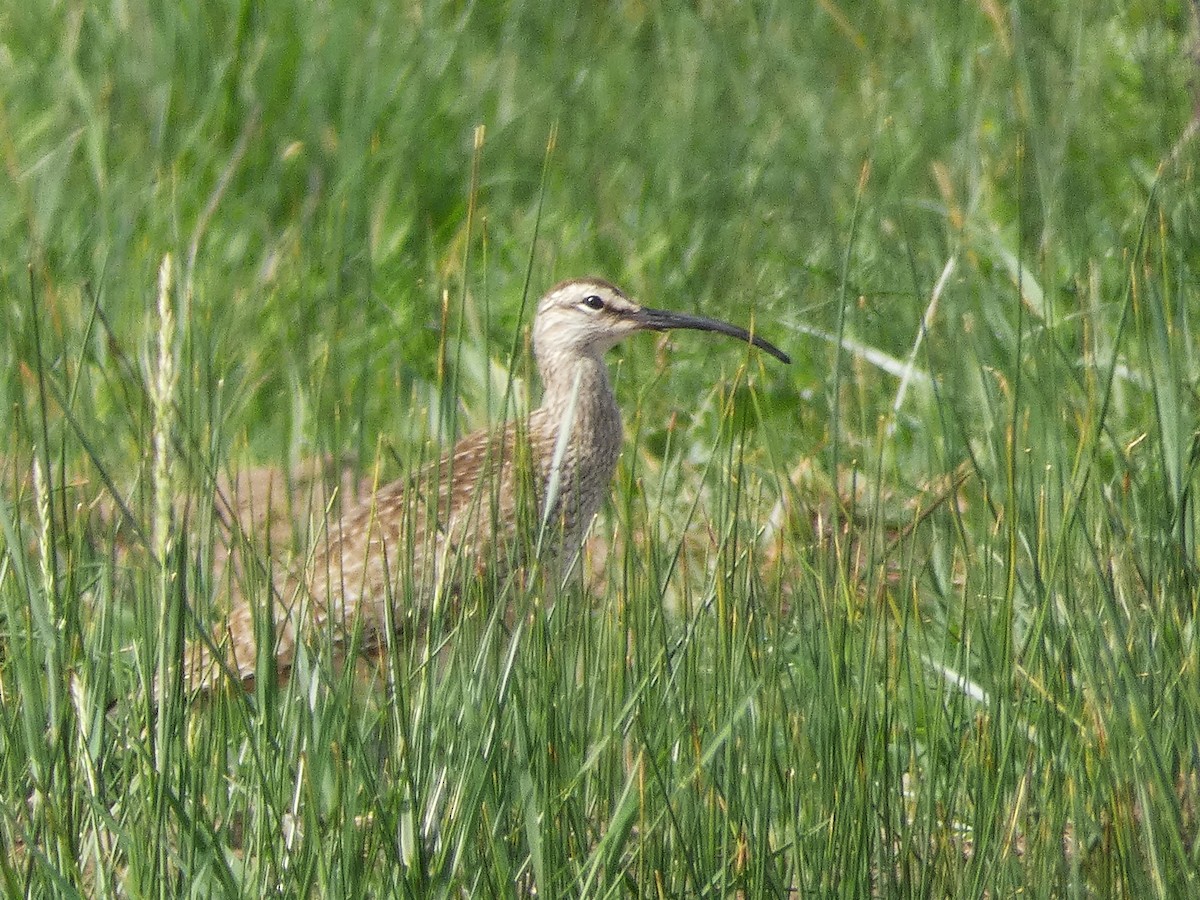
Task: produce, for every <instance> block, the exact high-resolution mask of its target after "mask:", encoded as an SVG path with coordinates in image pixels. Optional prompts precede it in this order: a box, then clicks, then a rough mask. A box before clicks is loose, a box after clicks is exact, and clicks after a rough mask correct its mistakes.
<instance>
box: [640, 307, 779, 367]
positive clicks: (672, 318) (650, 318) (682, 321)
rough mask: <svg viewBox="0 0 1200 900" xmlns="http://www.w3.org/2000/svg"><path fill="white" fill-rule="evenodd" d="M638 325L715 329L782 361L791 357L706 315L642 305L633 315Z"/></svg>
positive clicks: (759, 338) (718, 332)
mask: <svg viewBox="0 0 1200 900" xmlns="http://www.w3.org/2000/svg"><path fill="white" fill-rule="evenodd" d="M635 318H636V319H637V322H638V324H639V325H641V326H642V327H643V328H649V329H651V330H652V331H669V330H671V329H674V328H687V329H691V330H692V331H715V332H716V333H717V334H727V335H729V336H730V337H732V338H737V339H738V340H739V341H745V342H746V343H748V344H753V345H754V346H755V347H758V348H759V349H760V350H766V351H767V352H768V353H770V354H771V355H772V356H773V357H775V358H776V359H777V360H779V361H780V362H782V363H790V362H791V361H792V358H791V357H790V356H788V355H787V354H786V353H784V352H783V351H782V350H780V349H779V348H778V347H776V346H775V345H774V344H772V343H771V342H770V341H765V340H763V339H762V338H761V337H759V336H758V335H757V334H751V333H750V332H749V331H747V330H746V329H745V328H739V327H738V326H737V325H730V324H729V323H728V322H722V321H721V320H720V319H710V318H708V317H706V316H693V315H689V314H688V313H677V312H671V311H669V310H665V309H650V308H649V307H647V306H643V307H642V308H641V309H640V310H638V312H637V315H636V316H635Z"/></svg>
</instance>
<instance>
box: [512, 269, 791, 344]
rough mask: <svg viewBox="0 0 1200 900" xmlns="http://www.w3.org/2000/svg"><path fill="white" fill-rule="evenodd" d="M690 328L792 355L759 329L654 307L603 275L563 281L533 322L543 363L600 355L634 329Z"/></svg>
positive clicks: (545, 302) (534, 342)
mask: <svg viewBox="0 0 1200 900" xmlns="http://www.w3.org/2000/svg"><path fill="white" fill-rule="evenodd" d="M672 328H687V329H692V330H695V331H713V332H717V333H719V334H726V335H729V336H730V337H735V338H737V339H739V340H742V341H747V342H748V343H751V344H753V345H754V346H756V347H759V348H761V349H763V350H765V351H767V352H768V353H770V354H771V355H772V356H774V357H775V358H776V359H778V360H781V361H782V362H785V363H788V362H791V359H790V357H788V355H787V354H786V353H784V352H783V351H782V350H780V349H779V348H778V347H776V346H774V345H773V344H770V343H768V342H767V341H764V340H763V339H762V338H760V337H759V336H758V335H757V334H751V333H750V332H748V331H746V330H745V329H744V328H739V327H738V326H736V325H730V324H729V323H728V322H722V321H720V320H719V319H709V318H706V317H704V316H693V315H689V314H687V313H675V312H669V311H667V310H661V309H651V308H650V307H648V306H641V305H639V304H637V303H635V302H634V301H632V300H630V299H629V298H628V297H626V296H625V294H624V293H623V292H622V291H621V289H620V288H618V287H617V286H616V285H614V284H611V283H609V282H607V281H605V280H604V279H602V278H579V279H573V280H571V281H564V282H561V283H560V284H557V285H555V286H554V287H553V288H551V289H550V290H549V292H547V294H546V296H544V297H543V298H542V300H541V302H540V303H539V304H538V309H537V317H536V318H535V319H534V323H533V349H534V354H535V355H536V356H537V358H538V360H539V362H543V363H545V362H547V361H549V360H550V359H551V358H552V357H559V358H561V357H563V356H566V357H567V358H572V357H580V356H588V357H593V358H599V357H600V356H602V355H603V354H604V353H605V352H606V351H607V350H610V349H612V348H613V347H614V346H616V345H617V344H618V343H619V342H620V341H621V340H622V339H623V338H625V337H626V336H627V335H630V334H633V333H634V332H636V331H667V330H670V329H672Z"/></svg>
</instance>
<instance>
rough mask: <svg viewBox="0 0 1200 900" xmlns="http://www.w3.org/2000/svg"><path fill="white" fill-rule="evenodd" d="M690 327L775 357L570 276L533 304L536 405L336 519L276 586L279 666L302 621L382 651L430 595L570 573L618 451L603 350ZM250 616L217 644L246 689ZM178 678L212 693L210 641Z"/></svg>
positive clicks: (709, 322) (340, 640) (244, 612)
mask: <svg viewBox="0 0 1200 900" xmlns="http://www.w3.org/2000/svg"><path fill="white" fill-rule="evenodd" d="M670 328H691V329H695V330H702V331H715V332H720V333H723V334H728V335H731V336H733V337H736V338H739V339H741V340H745V341H749V342H750V343H752V344H754V345H755V346H758V347H760V348H762V349H764V350H766V351H767V352H769V353H771V354H772V355H774V356H775V357H777V358H778V359H781V360H782V361H784V362H789V361H790V360H789V359H788V357H787V355H786V354H784V353H783V352H781V351H780V350H778V349H777V348H775V347H774V346H772V345H771V344H769V343H767V342H766V341H764V340H762V339H761V338H759V337H758V336H756V335H751V334H750V333H748V332H746V331H744V330H743V329H741V328H738V327H736V326H733V325H728V324H726V323H724V322H719V321H716V320H713V319H706V318H701V317H698V316H689V315H686V314H678V313H669V312H664V311H661V310H654V309H649V308H647V307H642V306H639V305H638V304H636V303H634V302H633V301H632V300H630V299H629V298H627V297H626V296H625V295H624V294H623V293H622V292H621V291H620V290H619V289H618V288H616V287H615V286H614V285H612V284H610V283H608V282H607V281H604V280H602V279H596V278H588V279H579V280H572V281H565V282H562V283H561V284H559V285H557V286H555V287H554V288H552V289H551V290H550V291H549V293H547V294H546V296H545V297H543V298H542V300H541V302H540V303H539V304H538V310H537V315H536V317H535V320H534V326H533V346H534V355H535V357H536V359H537V364H538V371H539V374H540V375H541V378H542V385H543V397H542V403H541V405H540V406H539V407H538V408H537V409H535V410H533V411H532V412H531V413H530V414H529V415H528V416H527V417H525V418H523V419H519V420H516V421H513V422H509V423H507V424H506V425H505V426H503V427H502V428H500V429H498V430H496V431H481V432H477V433H475V434H472V435H469V436H468V437H465V438H463V439H462V440H461V441H459V442H458V444H457V445H455V447H454V449H453V450H452V451H451V452H450V453H449V454H447V455H446V456H445V457H443V458H442V459H441V460H439V461H438V462H436V463H434V464H433V465H431V466H429V467H427V468H426V469H425V470H424V471H423V472H421V473H420V474H419V475H418V477H417V478H415V479H413V480H411V481H410V480H404V481H398V482H393V483H391V484H388V485H386V486H383V487H381V488H380V489H379V490H378V491H375V492H374V493H373V494H370V495H369V497H368V499H366V500H363V501H361V502H359V503H358V504H357V505H351V506H350V507H349V508H348V509H347V510H346V511H345V512H344V514H343V515H341V516H340V517H334V518H333V521H332V522H331V523H330V524H329V526H328V528H327V529H326V530H325V532H324V533H323V534H320V535H318V536H317V539H316V545H315V548H314V552H313V553H312V554H311V555H310V557H309V561H308V562H307V564H305V565H300V566H296V567H293V568H292V569H291V570H290V571H287V572H286V573H285V574H284V577H282V578H279V579H277V583H276V584H275V593H276V595H277V596H276V597H275V599H274V601H272V609H273V616H274V623H275V629H274V630H275V640H276V646H275V653H274V656H275V660H276V671H277V673H279V674H282V673H283V672H285V671H286V670H287V669H288V668H290V666H291V664H292V661H293V656H294V652H295V648H296V643H297V641H298V640H300V639H301V634H300V632H301V630H302V627H304V626H305V625H307V627H309V628H311V630H312V632H313V633H314V634H315V635H325V634H328V635H330V636H331V637H332V639H333V641H334V642H335V644H336V645H337V646H336V648H335V649H341V647H342V646H343V644H344V642H345V639H346V637H347V636H348V635H349V634H351V633H353V632H354V630H355V629H361V632H360V633H361V635H362V642H363V646H364V647H365V648H367V649H370V648H372V647H375V646H378V645H379V644H380V643H382V641H383V639H384V637H385V634H386V627H387V621H388V619H389V616H390V618H391V621H392V623H393V625H395V626H396V627H401V626H403V625H404V624H405V623H406V622H407V621H408V619H409V618H410V617H413V616H419V615H420V613H421V611H422V610H424V609H426V608H428V606H429V605H430V604H431V602H432V601H433V600H434V599H435V597H436V596H437V595H439V594H441V595H443V596H452V595H454V594H455V593H456V592H457V591H458V589H459V587H460V585H461V583H462V580H463V579H464V578H465V577H472V576H473V575H475V574H476V573H477V572H479V571H482V570H484V569H486V568H488V567H492V568H494V569H498V570H499V571H500V574H503V571H504V570H505V569H507V568H509V567H511V566H513V565H519V564H521V563H522V562H524V561H526V560H527V558H528V556H529V555H530V554H531V553H533V552H536V553H537V555H538V561H539V563H540V564H541V565H543V566H547V567H552V568H553V569H554V570H555V571H556V573H562V572H563V571H564V570H565V568H566V567H569V566H571V565H573V563H574V560H575V558H576V557H577V555H578V553H579V550H580V548H581V546H582V543H583V539H584V536H585V534H586V532H587V529H588V527H589V525H590V524H591V521H592V518H593V517H594V516H595V514H596V511H597V510H598V509H599V506H600V503H601V502H602V500H603V498H604V495H605V493H606V492H607V490H608V485H609V483H610V482H611V480H612V475H613V471H614V470H615V468H616V464H617V456H618V454H619V452H620V449H621V434H622V433H621V415H620V411H619V410H618V409H617V402H616V397H615V396H614V395H613V390H612V385H611V384H610V382H609V379H608V370H607V368H606V367H605V365H604V361H603V355H604V353H605V352H606V351H608V350H609V349H610V348H612V347H613V346H614V345H616V344H617V343H618V342H619V341H620V340H621V339H622V338H624V337H626V336H627V335H629V334H632V333H634V332H636V331H645V330H653V331H664V330H667V329H670ZM253 610H254V608H253V606H252V605H251V604H250V603H249V602H247V600H245V599H239V600H236V601H235V604H234V607H233V609H232V610H231V611H230V614H229V617H228V619H227V620H226V622H225V624H224V626H223V627H222V628H220V629H218V632H217V634H216V635H215V637H214V643H215V645H216V646H217V647H219V648H221V650H222V653H223V654H225V663H226V667H227V668H228V669H229V671H230V672H231V673H232V674H233V675H235V676H236V677H237V678H238V679H240V680H242V681H243V682H249V681H250V680H251V679H252V678H253V676H254V673H255V666H256V655H257V645H256V642H255V629H254V612H253ZM186 669H187V671H186V672H185V678H186V681H187V683H188V684H189V686H190V687H192V688H198V689H207V688H210V687H212V686H213V685H214V684H215V683H216V681H217V679H218V678H219V677H220V673H221V667H220V666H218V665H217V664H216V660H214V659H213V658H212V655H211V653H210V650H209V648H208V645H207V643H197V644H194V645H192V647H191V648H190V649H189V652H188V656H187V660H186Z"/></svg>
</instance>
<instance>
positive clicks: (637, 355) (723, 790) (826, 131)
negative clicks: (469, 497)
mask: <svg viewBox="0 0 1200 900" xmlns="http://www.w3.org/2000/svg"><path fill="white" fill-rule="evenodd" d="M201 7H202V8H195V9H193V8H192V6H188V5H180V4H151V3H143V2H136V0H135V2H131V3H126V4H116V5H112V6H110V7H103V8H101V7H99V6H96V5H89V4H67V3H59V4H52V3H33V4H10V5H9V7H6V8H5V9H4V10H3V11H0V36H2V37H0V162H2V164H3V173H4V174H3V175H0V180H2V181H3V184H4V188H3V190H2V191H0V248H3V252H2V253H0V285H2V286H3V287H2V290H0V309H2V310H3V313H2V314H3V323H4V327H3V329H0V363H2V365H0V403H2V405H3V408H4V410H5V416H6V425H5V428H4V434H5V435H6V439H5V442H4V444H3V445H2V451H3V453H2V456H0V476H2V478H3V483H4V489H3V491H0V497H3V500H0V549H2V551H3V553H2V555H0V698H2V699H3V706H2V710H0V722H2V725H3V727H2V728H0V846H2V847H3V848H4V850H3V852H2V853H0V884H2V885H3V888H4V891H5V892H6V893H7V894H10V895H13V896H50V895H61V896H75V895H80V896H89V897H91V896H96V897H108V896H153V895H183V894H187V895H196V896H211V895H225V896H262V895H266V894H272V895H280V896H327V895H342V896H385V895H386V896H391V895H402V896H403V895H411V896H429V895H446V894H454V895H463V894H475V895H481V896H493V895H511V894H515V895H525V894H531V893H533V892H535V891H536V893H537V894H538V895H539V896H559V895H580V896H621V895H632V896H654V895H661V896H692V895H726V896H728V895H738V894H740V895H744V896H780V895H786V894H787V893H788V892H789V891H791V892H794V893H796V894H802V895H812V894H815V895H827V896H849V897H861V896H870V895H878V896H910V895H911V896H984V895H987V896H1009V895H1014V894H1017V893H1021V894H1025V895H1035V896H1097V897H1109V896H1116V897H1133V896H1136V897H1142V896H1159V897H1176V896H1186V895H1189V894H1191V893H1194V892H1195V891H1196V874H1195V873H1196V872H1197V871H1200V844H1198V842H1197V837H1196V835H1197V814H1196V806H1197V802H1198V801H1200V783H1198V781H1197V775H1196V771H1197V763H1198V759H1197V749H1196V748H1197V747H1198V746H1200V676H1198V672H1197V659H1198V654H1197V647H1196V635H1195V630H1196V620H1197V602H1198V597H1200V591H1198V587H1197V583H1198V575H1197V560H1196V548H1197V538H1196V512H1195V508H1194V491H1195V487H1196V485H1197V478H1198V475H1197V463H1198V460H1200V452H1198V449H1197V448H1198V447H1200V443H1198V438H1197V435H1198V434H1200V427H1198V424H1197V412H1196V411H1197V409H1200V404H1198V403H1197V392H1196V384H1197V382H1198V373H1200V361H1198V359H1197V352H1196V348H1195V341H1194V339H1193V336H1192V331H1193V320H1194V319H1195V317H1196V316H1197V314H1198V313H1200V287H1198V285H1200V282H1198V281H1197V269H1198V267H1200V232H1198V231H1197V225H1196V223H1197V222H1200V210H1198V208H1197V199H1196V197H1197V191H1196V160H1197V158H1198V157H1197V138H1196V134H1195V124H1194V123H1195V119H1194V118H1193V116H1194V108H1195V107H1194V94H1193V91H1194V88H1195V80H1196V78H1197V77H1198V76H1197V71H1196V68H1195V62H1194V59H1193V58H1192V57H1191V56H1189V54H1190V53H1193V52H1194V49H1195V46H1196V41H1197V40H1198V38H1197V24H1196V18H1195V17H1196V15H1197V13H1196V12H1195V9H1194V7H1193V6H1189V5H1187V4H1185V3H1181V2H1179V3H1166V4H1163V3H1158V2H1155V3H1149V2H1136V0H1135V2H1133V3H1129V4H1105V3H1099V4H1096V3H1084V2H1068V3H1063V4H1054V5H1045V4H1041V5H1038V4H1028V3H1020V2H1011V3H992V2H981V3H979V4H969V5H968V4H959V3H946V4H925V5H913V4H906V3H899V2H884V3H877V4H851V3H836V2H824V0H822V2H820V3H818V4H815V5H814V6H813V7H812V8H811V9H797V8H796V7H794V5H788V4H772V3H760V4H753V5H746V4H740V5H734V4H698V5H685V4H676V3H668V4H665V5H657V6H656V5H653V4H640V3H634V2H628V3H619V4H615V5H613V6H611V7H607V8H605V9H604V10H600V9H599V8H597V9H595V10H593V9H592V8H591V7H588V6H580V7H579V8H576V9H572V10H565V9H563V8H562V7H561V6H554V7H551V6H550V5H548V4H541V3H533V2H527V3H521V2H515V3H511V4H507V5H504V6H498V5H491V6H486V5H484V4H475V5H472V4H465V5H464V4H437V3H428V4H417V3H409V4H400V3H375V4H365V3H363V4H317V5H312V4H302V3H288V2H279V3H272V4H264V5H259V6H256V5H252V4H247V3H237V2H231V0H222V2H217V3H210V4H202V5H201ZM481 125H482V126H485V130H484V131H483V132H482V133H481V132H480V131H478V126H481ZM1189 129H1190V130H1189ZM480 136H482V141H481V142H480V141H479V138H480ZM552 136H553V147H552V149H551V150H548V149H547V148H548V145H550V143H551V138H552ZM168 255H170V256H171V259H172V260H173V263H172V272H173V276H174V277H173V285H172V286H171V287H170V289H168V290H165V291H161V290H159V287H158V278H159V273H160V269H161V267H162V265H163V260H164V258H165V257H167V256H168ZM588 272H594V273H598V274H603V275H606V276H608V277H610V278H612V279H613V280H615V281H616V282H618V283H620V284H621V285H623V286H624V287H625V288H626V289H627V290H628V291H629V292H630V293H631V294H633V295H635V296H637V297H639V298H641V299H643V300H644V301H645V302H647V303H650V304H653V305H658V306H667V307H672V308H678V309H687V310H696V311H701V312H705V313H708V314H711V315H718V316H721V317H724V318H727V319H730V320H732V321H736V322H739V323H747V322H749V321H751V320H753V322H754V323H755V325H756V327H758V328H760V329H761V330H762V332H763V333H764V334H765V335H766V336H768V337H769V338H770V339H771V340H773V341H775V342H776V343H779V344H780V345H781V346H783V347H785V349H787V350H788V351H789V352H791V353H792V355H793V356H794V357H795V358H796V363H795V364H794V365H793V366H791V367H789V368H787V369H784V368H782V367H780V366H777V365H775V364H774V361H772V360H770V359H760V356H759V355H756V354H753V353H750V352H748V351H747V350H745V349H744V348H741V347H738V346H737V345H735V344H732V343H725V342H722V343H718V342H716V341H715V340H706V339H705V338H703V337H701V336H698V335H688V334H681V335H678V336H675V337H673V338H672V339H671V340H670V343H669V344H658V345H656V344H655V343H654V341H653V339H652V338H649V337H643V338H641V339H638V340H634V341H630V342H629V344H628V346H626V347H624V348H622V349H621V350H619V351H617V352H616V353H614V354H613V356H612V360H611V363H612V365H611V368H612V371H613V373H614V376H615V381H616V385H617V391H618V395H619V398H620V401H621V405H622V408H623V409H624V411H625V417H626V432H627V440H626V445H625V449H624V452H623V456H622V462H621V466H620V469H619V472H618V476H617V481H616V484H615V485H614V490H613V499H612V502H611V503H609V504H608V505H607V506H606V508H605V510H604V512H603V514H602V516H601V518H600V519H599V520H598V522H597V523H596V526H595V528H594V529H593V537H592V541H591V544H590V548H589V557H590V562H589V566H590V573H589V576H588V578H587V579H586V581H585V582H584V583H583V584H582V585H573V586H570V587H568V588H567V589H566V590H565V591H564V592H563V593H562V594H561V595H560V596H559V597H558V599H557V603H556V604H555V605H554V606H553V608H552V609H550V608H548V606H547V604H546V603H545V602H544V601H545V592H544V591H543V590H542V589H541V588H540V587H539V586H538V585H537V583H536V581H535V582H534V583H533V584H532V585H531V586H528V587H526V586H522V585H518V584H503V583H502V584H492V583H486V579H485V580H484V581H485V583H479V584H475V585H473V586H472V587H471V589H470V590H469V592H468V594H467V596H465V597H464V598H463V599H462V602H461V605H462V608H463V614H462V615H461V616H446V617H441V618H437V617H435V620H434V621H433V622H432V624H431V635H430V644H431V645H432V646H433V647H434V648H440V652H436V653H435V652H434V651H431V650H429V649H427V648H426V647H425V646H424V645H415V644H406V643H403V642H398V643H397V645H396V646H395V647H394V648H393V651H392V652H391V653H390V654H388V655H387V657H386V664H385V665H384V666H383V667H381V668H380V669H378V670H376V671H374V672H373V673H372V674H370V675H369V676H366V677H365V676H364V675H363V674H362V673H361V672H359V673H355V672H353V671H350V672H342V673H339V672H337V671H336V670H335V669H334V668H333V667H331V666H330V664H329V661H328V660H327V659H326V658H325V655H324V654H322V652H321V651H320V644H319V642H317V643H316V644H315V645H314V648H313V649H312V652H311V653H310V654H306V655H303V656H302V657H301V659H300V664H299V665H298V667H297V670H296V672H295V674H294V676H293V677H292V678H291V679H290V680H289V681H288V682H286V683H285V684H283V685H280V686H278V687H274V686H264V688H263V689H262V690H260V691H259V692H258V693H257V694H256V695H254V696H252V697H242V696H233V695H229V696H222V697H219V698H215V699H213V700H211V701H208V702H199V703H197V702H191V701H189V700H188V699H187V698H185V697H183V696H181V693H180V691H179V690H178V686H177V685H176V684H175V682H174V681H173V680H172V679H171V677H170V676H171V674H172V672H174V671H175V666H176V665H177V661H178V653H179V647H180V644H181V641H182V640H184V639H190V638H193V637H195V636H196V635H197V634H198V633H199V632H200V629H201V628H202V627H204V625H205V623H206V622H207V621H208V620H209V617H210V616H211V613H212V610H213V608H214V607H217V606H219V605H220V604H221V603H222V602H223V599H224V596H225V591H224V588H223V587H222V585H221V584H220V583H218V582H217V580H215V579H214V578H213V554H214V549H215V545H216V542H217V538H216V531H215V528H214V526H213V523H212V522H211V516H210V515H209V514H208V513H207V512H206V511H205V507H204V504H203V503H200V502H199V499H198V498H199V497H201V496H203V494H204V493H205V491H206V490H210V489H211V479H212V478H213V477H214V476H215V475H217V474H219V473H224V472H228V471H237V470H239V469H243V468H245V467H248V466H250V465H253V464H273V465H280V466H283V467H290V466H292V465H293V464H295V463H297V462H299V461H300V460H303V459H307V458H311V457H313V456H316V455H320V454H327V453H328V454H333V455H334V456H336V457H338V458H349V459H352V460H354V461H355V463H354V464H355V465H356V466H357V467H358V471H360V472H366V473H369V472H372V471H373V470H374V468H375V466H376V465H377V460H378V466H379V468H380V471H381V472H382V474H383V476H384V477H392V476H394V475H396V474H398V473H399V472H401V471H403V470H406V469H410V468H412V467H415V466H416V465H419V463H420V462H421V461H422V460H425V459H429V458H431V457H432V456H433V455H434V454H435V453H436V452H437V448H438V447H439V446H444V445H445V444H447V443H448V442H449V441H451V440H452V439H453V438H454V437H455V436H456V435H459V434H462V433H464V432H465V431H467V430H469V429H472V428H475V427H479V426H483V425H486V424H489V423H494V422H496V421H498V420H499V419H501V418H504V417H506V416H509V415H511V414H512V412H513V404H512V402H511V399H512V397H515V398H517V399H518V400H519V399H520V398H522V397H525V396H526V395H528V394H531V393H533V394H536V388H535V387H534V386H533V377H532V368H531V365H530V362H529V360H528V355H527V353H526V347H525V337H524V335H525V331H524V329H526V328H527V326H528V320H529V312H530V305H529V304H530V303H531V302H532V301H533V299H534V298H535V297H536V296H537V294H538V293H539V292H540V291H541V290H542V289H543V288H545V287H546V286H547V285H549V284H550V283H552V282H553V281H555V280H557V279H558V278H561V277H567V276H571V275H578V274H583V273H588ZM522 297H526V302H525V303H524V304H522V302H521V299H522ZM160 299H161V301H162V302H161V303H160ZM522 316H523V317H522ZM172 318H173V320H174V321H173V322H172V321H171V319H172ZM510 388H511V390H510ZM206 485H207V486H208V487H206ZM35 487H36V490H35ZM118 499H119V502H120V503H121V504H123V505H124V507H125V510H126V513H125V514H115V513H113V511H112V510H113V507H114V505H115V504H116V502H117V500H118ZM164 500H169V501H170V502H169V503H168V502H163V501H164ZM185 511H186V513H185ZM251 538H252V541H253V543H254V544H255V545H256V546H257V545H261V543H262V542H263V541H265V536H263V535H252V536H251ZM248 577H254V576H253V575H250V576H248ZM155 684H158V685H159V686H160V691H161V694H162V696H160V697H158V698H157V702H155V701H156V698H155V689H154V685H155Z"/></svg>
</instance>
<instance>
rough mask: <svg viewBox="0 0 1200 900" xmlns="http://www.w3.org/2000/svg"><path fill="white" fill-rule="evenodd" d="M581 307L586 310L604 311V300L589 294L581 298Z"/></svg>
mask: <svg viewBox="0 0 1200 900" xmlns="http://www.w3.org/2000/svg"><path fill="white" fill-rule="evenodd" d="M583 305H584V306H586V307H587V308H588V309H604V300H603V299H602V298H601V297H598V296H596V295H595V294H589V295H588V296H586V297H584V298H583Z"/></svg>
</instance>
